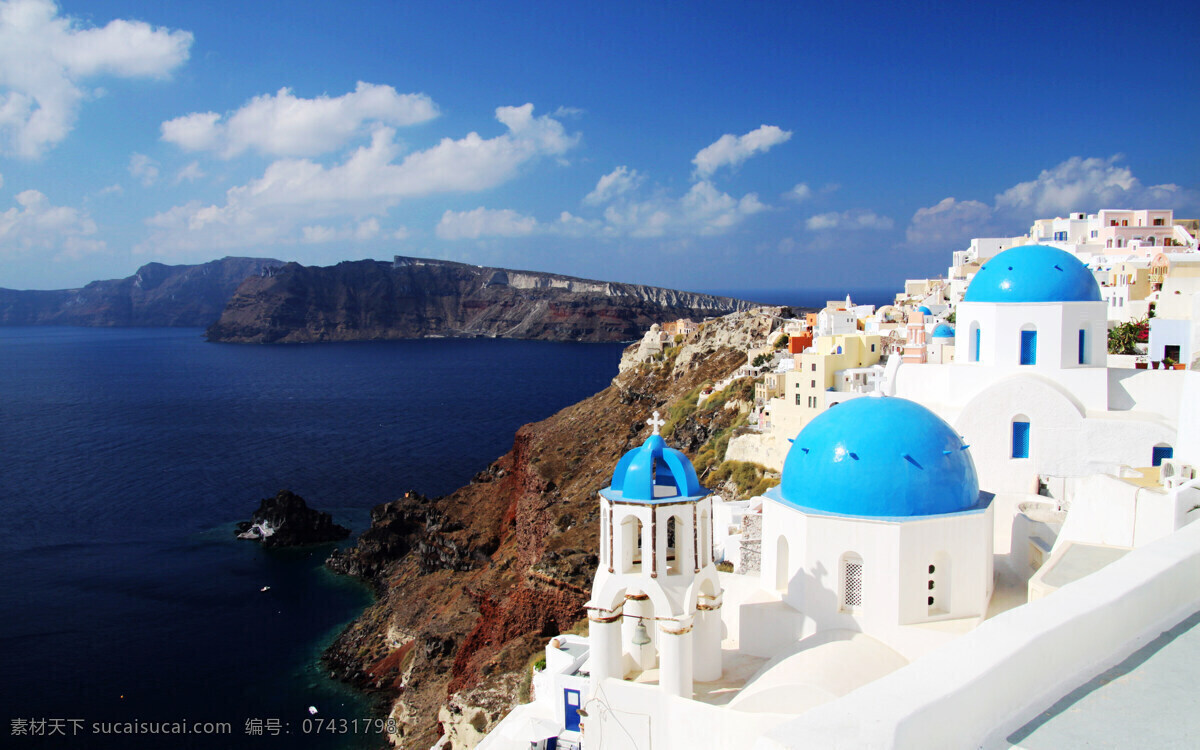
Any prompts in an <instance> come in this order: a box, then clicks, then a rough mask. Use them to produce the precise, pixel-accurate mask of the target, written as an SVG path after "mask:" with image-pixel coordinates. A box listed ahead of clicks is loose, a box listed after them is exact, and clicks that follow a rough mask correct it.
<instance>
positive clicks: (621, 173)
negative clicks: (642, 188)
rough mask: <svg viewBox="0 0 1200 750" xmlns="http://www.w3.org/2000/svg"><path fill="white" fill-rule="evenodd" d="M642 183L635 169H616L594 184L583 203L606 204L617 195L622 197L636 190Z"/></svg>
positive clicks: (592, 204)
mask: <svg viewBox="0 0 1200 750" xmlns="http://www.w3.org/2000/svg"><path fill="white" fill-rule="evenodd" d="M642 181H643V178H642V176H641V175H639V174H638V172H637V170H636V169H629V168H628V167H624V166H621V167H617V168H616V169H614V170H613V171H611V172H609V173H608V174H606V175H604V176H603V177H601V178H600V180H599V181H598V182H597V183H596V187H595V189H594V190H592V192H590V193H588V194H587V195H585V196H584V198H583V202H584V203H586V204H588V205H591V206H598V205H601V204H604V203H608V202H609V201H611V200H612V199H613V198H616V197H617V196H618V195H623V194H625V193H628V192H629V191H631V190H633V189H635V188H637V187H638V186H639V185H640V184H641V183H642Z"/></svg>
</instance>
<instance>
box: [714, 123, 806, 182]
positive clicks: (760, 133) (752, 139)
mask: <svg viewBox="0 0 1200 750" xmlns="http://www.w3.org/2000/svg"><path fill="white" fill-rule="evenodd" d="M791 137H792V131H790V130H782V129H780V128H778V127H776V126H774V125H763V126H761V127H759V128H758V129H757V130H751V131H750V132H749V133H746V134H745V135H741V136H738V135H733V134H730V133H727V134H725V135H723V136H721V137H720V138H718V139H717V140H716V142H714V143H712V144H710V145H708V146H705V147H704V148H702V149H700V151H699V153H697V154H696V157H695V158H694V159H692V163H693V164H695V165H696V174H697V175H699V176H700V177H702V178H707V177H710V176H711V175H712V174H713V172H716V171H717V170H718V169H720V168H721V167H724V166H729V167H736V166H737V165H739V164H741V163H742V162H744V161H746V159H749V158H750V157H751V156H753V155H755V154H758V153H764V152H766V151H767V150H769V149H770V148H771V147H773V146H778V145H779V144H780V143H783V142H784V141H786V140H787V139H789V138H791Z"/></svg>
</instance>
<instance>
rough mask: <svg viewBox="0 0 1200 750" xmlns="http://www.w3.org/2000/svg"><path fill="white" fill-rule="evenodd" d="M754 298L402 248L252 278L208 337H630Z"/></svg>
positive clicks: (744, 306)
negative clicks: (395, 253)
mask: <svg viewBox="0 0 1200 750" xmlns="http://www.w3.org/2000/svg"><path fill="white" fill-rule="evenodd" d="M748 307H750V303H747V302H742V301H740V300H735V299H731V298H728V297H714V296H711V295H707V294H696V293H692V292H679V291H674V290H670V289H660V288H658V287H650V286H642V285H639V284H621V283H615V282H603V281H589V280H586V279H576V278H572V277H569V276H559V275H555V274H548V273H535V272H528V271H511V270H508V269H503V268H485V267H481V266H471V265H467V264H464V263H453V262H450V261H442V260H425V259H420V258H404V257H397V258H396V259H395V260H394V261H393V262H391V263H385V262H381V261H374V260H361V261H347V262H344V263H339V264H337V265H336V266H329V267H308V266H302V265H299V264H297V263H288V264H287V265H285V266H283V267H282V268H280V269H279V270H278V271H277V272H275V273H272V274H271V275H267V276H258V277H252V278H247V279H246V280H245V282H244V283H243V284H242V285H241V286H240V287H239V288H238V290H237V292H236V293H235V294H234V295H233V297H232V298H231V299H230V300H229V304H228V306H227V307H226V308H225V311H224V312H223V313H222V314H221V317H220V320H218V321H217V322H216V323H214V324H213V325H212V326H211V327H210V328H209V329H208V338H209V340H211V341H230V342H246V343H275V342H279V343H292V342H308V341H356V340H368V339H407V338H423V337H498V338H515V339H545V340H551V341H629V340H632V339H634V338H637V337H638V336H640V335H641V334H642V332H643V331H644V330H645V329H646V328H647V327H649V326H650V324H651V323H654V322H656V321H665V320H670V319H674V318H682V317H692V318H704V317H714V316H720V315H725V314H727V313H730V312H733V311H735V310H743V309H747V308H748Z"/></svg>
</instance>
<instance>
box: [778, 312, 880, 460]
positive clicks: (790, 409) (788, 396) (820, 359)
mask: <svg viewBox="0 0 1200 750" xmlns="http://www.w3.org/2000/svg"><path fill="white" fill-rule="evenodd" d="M812 349H813V350H814V351H811V352H805V353H803V354H797V355H795V361H796V367H795V369H793V370H790V371H788V372H786V373H782V375H784V376H786V383H785V389H784V392H783V393H782V394H781V395H780V397H778V398H773V399H771V401H770V405H771V432H772V433H774V434H775V435H776V436H778V437H781V438H783V439H788V438H794V437H796V435H797V434H798V433H799V432H800V429H801V428H803V427H804V425H806V424H808V423H809V422H810V421H811V420H812V418H813V417H815V416H817V415H818V414H820V413H821V412H823V411H825V408H826V406H827V397H826V393H827V392H828V391H846V390H853V389H854V384H855V379H854V377H852V376H851V377H850V378H849V379H846V377H845V373H844V371H845V370H853V369H858V368H864V367H870V366H871V365H874V364H877V363H878V362H879V360H880V354H881V353H882V350H883V346H882V341H881V339H880V337H879V336H878V335H875V334H867V333H848V334H839V335H837V336H819V337H817V338H816V339H815V340H814V341H813V346H812Z"/></svg>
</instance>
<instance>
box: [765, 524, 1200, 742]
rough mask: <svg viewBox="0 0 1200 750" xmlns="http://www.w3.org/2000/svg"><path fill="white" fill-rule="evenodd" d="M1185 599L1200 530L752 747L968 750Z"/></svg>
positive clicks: (1170, 617)
mask: <svg viewBox="0 0 1200 750" xmlns="http://www.w3.org/2000/svg"><path fill="white" fill-rule="evenodd" d="M1197 592H1200V524H1196V523H1193V524H1190V525H1189V526H1186V527H1184V528H1183V529H1181V530H1179V531H1178V532H1176V533H1175V534H1172V535H1171V536H1169V537H1166V538H1164V539H1161V540H1159V541H1157V542H1154V543H1152V544H1149V545H1147V546H1145V547H1142V548H1140V549H1136V550H1134V551H1132V552H1130V553H1129V554H1127V555H1126V556H1125V557H1124V558H1122V559H1120V560H1118V561H1116V562H1114V563H1112V564H1111V565H1109V566H1108V567H1106V568H1104V569H1103V570H1100V571H1098V572H1096V573H1094V574H1092V575H1091V576H1088V577H1087V578H1084V579H1082V580H1080V581H1077V582H1075V583H1072V584H1070V585H1068V586H1065V587H1063V588H1062V589H1060V590H1059V591H1057V592H1056V593H1054V594H1053V595H1051V596H1049V597H1047V598H1045V599H1040V600H1038V601H1035V602H1032V603H1030V604H1027V605H1025V606H1022V607H1018V608H1016V609H1012V610H1009V611H1008V612H1005V613H1004V614H1001V615H999V616H997V617H995V618H993V619H991V620H988V621H987V622H985V623H983V624H982V625H981V626H980V627H979V628H977V629H976V630H974V631H972V632H971V633H968V634H967V635H964V636H963V637H962V638H959V639H958V640H956V641H954V642H952V643H950V644H947V645H946V646H945V647H944V648H942V649H939V650H938V651H935V652H933V653H931V654H929V655H927V656H925V657H924V658H922V659H920V660H918V661H916V662H914V663H912V664H910V665H909V666H907V667H904V668H902V669H900V670H898V671H896V672H893V673H892V674H890V675H888V676H887V677H885V678H883V679H881V680H878V681H876V682H873V683H871V684H869V685H865V686H863V687H862V688H860V689H858V690H856V691H854V692H852V693H850V694H849V695H847V696H846V697H845V698H842V699H841V700H838V701H834V702H832V703H828V704H826V705H824V706H819V707H817V708H814V709H813V710H811V711H809V712H807V713H805V714H804V715H803V716H801V717H799V718H798V719H796V720H795V721H791V722H788V723H786V724H782V725H780V726H778V727H775V728H774V729H772V730H770V731H768V732H767V733H766V734H764V735H763V736H762V737H761V738H760V739H759V740H758V742H757V743H756V744H755V745H754V747H755V748H756V750H776V749H780V748H814V749H815V748H822V749H826V748H829V749H837V748H879V749H881V750H883V749H886V750H893V749H894V750H908V749H909V748H911V749H912V750H918V749H919V750H927V749H928V748H964V747H979V746H980V745H982V744H983V743H984V742H985V741H990V740H995V739H996V738H1002V737H1004V736H1006V735H1007V734H1009V733H1011V732H1012V731H1015V730H1016V729H1018V728H1020V727H1021V726H1022V725H1024V724H1025V723H1026V722H1028V721H1029V720H1031V719H1032V718H1034V717H1035V716H1036V715H1037V714H1038V713H1040V712H1041V711H1044V710H1045V709H1046V708H1048V707H1049V706H1050V705H1052V704H1053V703H1054V701H1055V700H1057V699H1058V698H1059V697H1061V696H1062V695H1064V694H1066V693H1067V692H1069V691H1070V690H1073V689H1074V688H1076V687H1077V686H1079V685H1080V684H1082V683H1084V682H1086V681H1087V680H1089V679H1091V678H1092V677H1094V676H1095V675H1096V674H1098V673H1100V672H1102V671H1103V670H1105V669H1107V668H1109V667H1111V666H1113V665H1115V664H1118V663H1120V662H1121V661H1122V660H1124V659H1125V658H1126V657H1127V656H1129V655H1130V654H1131V653H1133V652H1134V651H1136V650H1137V649H1138V648H1140V647H1141V646H1143V645H1145V644H1146V643H1147V642H1148V641H1149V640H1151V639H1153V638H1155V637H1156V636H1158V635H1159V634H1160V633H1161V632H1163V631H1164V630H1167V629H1169V628H1171V627H1172V626H1174V625H1175V624H1176V623H1178V622H1179V621H1181V620H1183V619H1184V618H1185V617H1187V616H1189V615H1190V614H1192V613H1193V612H1195V611H1197V609H1200V599H1198V598H1197Z"/></svg>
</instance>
